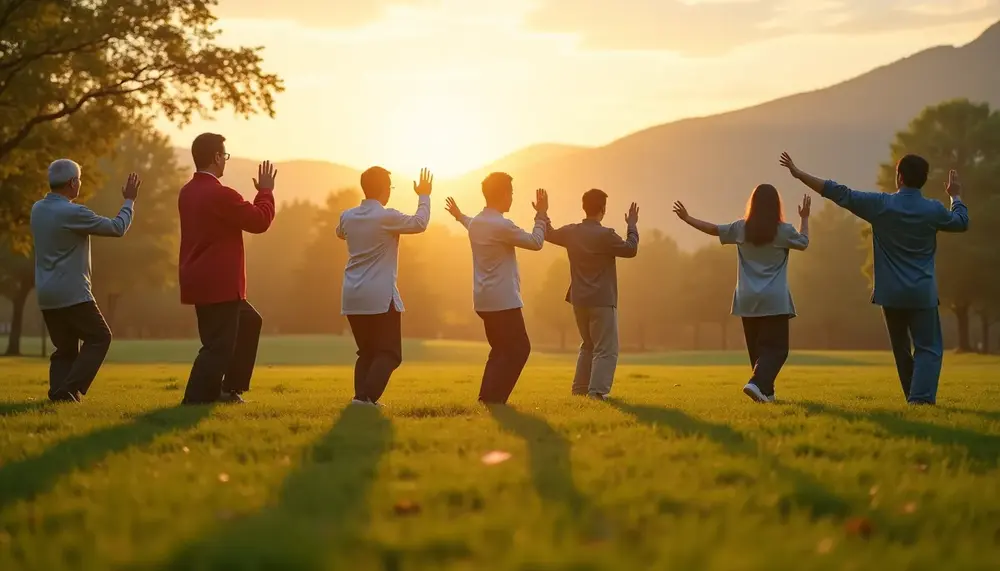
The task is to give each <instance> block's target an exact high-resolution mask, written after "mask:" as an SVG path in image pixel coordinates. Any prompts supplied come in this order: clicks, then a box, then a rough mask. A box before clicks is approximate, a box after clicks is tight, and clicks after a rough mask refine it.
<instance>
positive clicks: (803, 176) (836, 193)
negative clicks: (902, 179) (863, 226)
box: [778, 153, 885, 223]
mask: <svg viewBox="0 0 1000 571" xmlns="http://www.w3.org/2000/svg"><path fill="white" fill-rule="evenodd" d="M778 164H780V165H781V166H783V167H785V168H787V169H788V172H789V173H791V175H792V176H793V177H795V178H796V179H798V180H800V181H802V183H803V184H805V185H806V186H808V187H809V188H811V189H813V190H814V191H816V192H818V193H819V194H820V196H822V197H823V198H826V199H829V200H830V201H831V202H833V203H834V204H836V205H837V206H839V207H841V208H844V209H846V210H848V211H850V212H851V213H853V214H854V215H855V216H857V217H858V218H861V219H862V220H864V221H865V222H869V223H870V222H871V221H872V220H874V219H875V218H876V217H877V216H878V215H879V214H881V213H882V207H883V205H884V204H885V202H884V200H885V195H884V194H882V193H881V192H859V191H857V190H851V189H850V188H848V187H847V186H845V185H842V184H838V183H836V182H834V181H832V180H823V179H821V178H819V177H815V176H813V175H811V174H809V173H807V172H805V171H803V170H802V169H800V168H798V167H797V166H795V163H794V162H793V161H792V157H790V156H789V155H788V153H781V158H779V159H778Z"/></svg>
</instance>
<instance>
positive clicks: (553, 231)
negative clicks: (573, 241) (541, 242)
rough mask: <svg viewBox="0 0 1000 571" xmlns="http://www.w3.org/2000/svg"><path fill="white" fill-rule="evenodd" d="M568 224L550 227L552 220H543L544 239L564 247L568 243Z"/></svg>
mask: <svg viewBox="0 0 1000 571" xmlns="http://www.w3.org/2000/svg"><path fill="white" fill-rule="evenodd" d="M569 229H570V227H569V226H562V227H559V228H553V227H552V221H550V220H546V222H545V241H546V242H548V243H550V244H555V245H556V246H562V247H564V248H565V247H566V246H567V245H568V244H569Z"/></svg>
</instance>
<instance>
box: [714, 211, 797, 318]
mask: <svg viewBox="0 0 1000 571" xmlns="http://www.w3.org/2000/svg"><path fill="white" fill-rule="evenodd" d="M745 225H746V222H745V221H744V220H737V221H736V222H733V223H732V224H722V225H720V226H719V241H720V242H722V243H723V244H736V246H737V256H738V257H739V274H738V275H737V279H736V291H735V292H734V293H733V315H738V316H740V317H764V316H767V315H789V316H793V317H794V316H795V305H794V304H793V303H792V294H791V292H790V291H789V289H788V251H789V249H791V250H805V249H806V248H807V247H809V237H808V236H804V235H802V234H799V232H798V231H797V230H796V229H795V227H794V226H792V225H791V224H788V223H787V222H782V223H781V225H779V226H778V233H777V235H776V236H775V237H774V241H772V242H771V243H770V244H765V245H763V246H755V245H753V244H751V243H750V242H747V241H746V236H745V233H744V226H745Z"/></svg>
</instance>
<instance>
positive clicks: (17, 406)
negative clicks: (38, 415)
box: [0, 401, 54, 417]
mask: <svg viewBox="0 0 1000 571" xmlns="http://www.w3.org/2000/svg"><path fill="white" fill-rule="evenodd" d="M53 404H54V403H51V402H49V401H23V402H4V403H0V417H4V416H17V415H19V414H24V413H26V412H34V411H36V410H43V409H47V408H51V407H52V406H53Z"/></svg>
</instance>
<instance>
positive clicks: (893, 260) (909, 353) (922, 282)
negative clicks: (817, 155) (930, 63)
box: [780, 154, 969, 405]
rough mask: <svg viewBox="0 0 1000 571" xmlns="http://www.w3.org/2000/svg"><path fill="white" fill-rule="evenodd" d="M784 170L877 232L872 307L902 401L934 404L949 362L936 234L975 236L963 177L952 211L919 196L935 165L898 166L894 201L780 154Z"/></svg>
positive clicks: (954, 181) (918, 161)
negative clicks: (885, 336) (881, 320)
mask: <svg viewBox="0 0 1000 571" xmlns="http://www.w3.org/2000/svg"><path fill="white" fill-rule="evenodd" d="M780 164H781V166H783V167H785V168H787V169H788V171H789V172H790V173H791V175H792V176H793V177H795V178H797V179H798V180H800V181H801V182H802V183H803V184H805V185H806V186H808V187H809V188H811V189H813V190H814V191H816V192H818V193H819V194H820V195H821V196H822V197H823V198H826V199H827V200H830V201H831V202H833V203H834V204H836V205H837V206H840V207H841V208H844V209H846V210H848V211H850V212H851V213H853V214H854V215H855V216H857V217H858V218H861V219H862V220H864V221H865V222H867V223H869V224H871V226H872V254H873V257H874V270H875V271H874V273H875V280H874V281H875V287H874V289H873V291H872V303H874V304H876V305H880V306H882V313H883V314H884V316H885V325H886V329H887V330H888V332H889V341H890V343H891V344H892V353H893V357H895V360H896V370H897V372H898V374H899V381H900V384H901V385H902V388H903V394H904V395H905V396H906V400H907V402H909V403H910V404H923V405H926V404H935V403H936V402H937V390H938V380H939V378H940V376H941V360H942V357H943V354H944V347H943V342H942V338H941V319H940V316H939V315H938V305H939V304H940V300H939V299H938V288H937V279H936V275H935V267H934V256H935V254H936V253H937V234H938V232H965V231H966V230H967V229H968V228H969V209H968V208H966V206H965V203H963V202H962V197H961V196H960V195H961V190H962V186H961V184H959V181H958V173H956V172H955V171H954V170H952V171H951V172H950V173H949V174H948V182H947V185H946V186H945V191H946V192H947V193H948V196H949V197H950V199H951V207H950V208H948V207H946V206H945V205H944V204H942V203H940V202H938V201H936V200H930V199H928V198H924V196H923V193H922V192H921V189H922V188H923V187H924V185H925V184H926V183H927V177H928V173H929V172H930V165H929V164H928V163H927V161H926V160H925V159H924V158H922V157H919V156H917V155H906V156H904V157H903V158H901V159H900V160H899V163H897V165H896V187H897V190H896V192H893V193H883V192H859V191H857V190H852V189H850V188H848V187H846V186H844V185H842V184H838V183H836V182H834V181H832V180H824V179H821V178H818V177H815V176H812V175H811V174H809V173H806V172H804V171H803V170H802V169H800V168H798V167H796V166H795V163H794V162H792V158H791V157H790V156H788V154H782V156H781V159H780Z"/></svg>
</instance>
